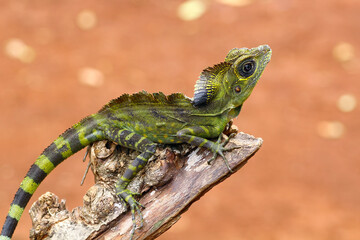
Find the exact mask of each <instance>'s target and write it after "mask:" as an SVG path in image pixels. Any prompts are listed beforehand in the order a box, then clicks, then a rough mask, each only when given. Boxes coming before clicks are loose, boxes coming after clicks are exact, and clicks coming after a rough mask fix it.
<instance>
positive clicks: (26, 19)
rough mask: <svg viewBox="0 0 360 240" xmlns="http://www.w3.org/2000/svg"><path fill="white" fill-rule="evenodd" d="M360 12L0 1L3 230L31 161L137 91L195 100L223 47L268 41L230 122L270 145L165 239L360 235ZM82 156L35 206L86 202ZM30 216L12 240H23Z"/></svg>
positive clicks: (234, 1) (276, 5) (325, 7)
mask: <svg viewBox="0 0 360 240" xmlns="http://www.w3.org/2000/svg"><path fill="white" fill-rule="evenodd" d="M359 12H360V1H357V0H327V1H322V0H312V1H310V0H308V1H304V0H257V1H256V0H253V1H252V0H208V1H199V0H197V1H168V0H151V1H150V0H136V1H130V0H127V1H111V0H110V1H106V2H104V1H94V0H88V1H83V2H80V1H66V0H65V1H46V0H35V1H27V0H9V1H1V2H0V33H1V34H0V46H1V51H0V79H1V80H0V81H1V89H0V109H1V117H0V133H1V138H0V150H1V155H0V182H1V186H0V199H1V200H0V217H1V225H2V222H3V220H4V218H5V215H6V213H7V211H8V208H9V204H10V202H11V200H12V198H13V194H14V193H15V191H16V189H17V188H18V186H19V184H20V182H21V180H22V177H23V176H24V175H25V173H26V172H27V170H28V168H29V167H30V165H31V163H32V162H33V161H34V160H35V159H36V157H37V156H38V155H39V154H40V153H41V152H42V150H43V149H44V148H45V147H46V146H47V145H48V144H50V142H51V141H52V140H54V139H55V138H56V137H57V136H58V135H59V134H60V133H62V132H63V131H64V130H65V129H66V128H68V127H69V126H71V125H72V124H74V123H76V122H77V121H79V120H80V119H81V118H82V117H84V116H86V115H88V114H91V113H94V112H96V111H97V110H98V109H99V108H101V107H102V105H104V104H105V103H106V102H107V101H109V100H110V99H112V98H115V97H117V96H119V95H121V94H122V93H133V92H137V91H140V90H143V89H145V90H147V91H149V92H157V91H162V92H165V93H167V94H169V93H172V92H178V91H180V92H183V93H185V94H186V95H188V96H190V97H192V96H193V85H194V83H195V81H196V79H197V77H198V75H199V73H200V72H201V71H202V69H204V68H205V67H207V66H209V65H213V64H215V63H218V62H220V61H222V60H223V59H224V57H225V55H226V54H227V52H228V50H230V49H231V48H233V47H255V46H258V45H260V44H265V43H266V44H269V45H270V46H271V47H272V49H273V57H272V60H271V62H270V64H269V65H268V67H267V68H266V70H265V72H264V74H263V77H262V78H261V80H260V82H259V84H258V86H257V87H256V88H255V90H254V92H253V94H252V96H251V97H250V98H249V99H248V101H247V102H246V104H245V105H244V107H243V110H242V112H241V114H240V117H239V118H238V119H236V121H235V124H236V125H237V126H238V127H239V129H240V130H241V131H244V132H247V133H250V134H252V135H255V136H258V137H262V138H263V139H264V145H263V147H262V148H261V150H260V151H259V152H258V153H257V154H256V155H255V156H254V157H253V158H252V159H251V161H250V162H249V163H248V164H247V165H246V166H245V168H243V169H242V170H241V171H240V172H238V173H236V174H235V175H233V176H232V177H231V178H229V179H228V180H226V181H225V182H224V183H222V184H220V185H219V186H217V187H216V188H214V189H213V190H212V191H210V192H209V193H208V194H207V195H206V196H204V197H203V198H202V199H201V200H200V201H198V202H196V203H195V204H194V205H193V206H192V207H191V208H190V209H189V211H188V212H186V213H185V214H184V215H183V217H182V219H181V220H180V221H179V222H178V223H177V224H176V225H175V226H174V227H173V228H171V229H170V230H169V231H168V232H167V233H165V234H164V235H162V236H161V237H160V238H159V239H162V240H165V239H175V240H177V239H189V240H190V239H254V240H258V239H293V240H297V239H299V240H300V239H349V240H350V239H360V204H359V202H360V187H359V185H360V161H359V154H360V150H359V140H360V128H359V117H360V110H359V103H358V101H359V98H360V97H359V96H360V79H359V77H360V58H359V56H360V14H359ZM83 153H84V152H83V151H82V152H81V153H80V154H77V155H75V156H74V157H72V158H71V159H70V160H67V161H65V162H64V163H63V164H61V165H60V166H59V167H58V168H57V169H56V170H55V171H54V172H53V173H52V174H51V175H50V176H49V177H48V178H47V179H46V180H45V181H44V183H43V184H42V185H41V186H40V188H39V189H38V191H37V192H36V193H35V196H34V198H33V199H32V200H31V203H32V202H33V201H34V200H35V199H36V198H38V197H39V196H40V195H41V194H43V193H45V192H46V191H52V192H54V193H55V194H57V195H59V196H60V197H61V198H65V199H66V200H67V204H68V207H69V208H70V209H71V208H73V207H75V206H77V205H81V204H82V196H83V194H84V193H85V192H86V190H87V188H88V187H89V186H91V184H92V183H93V180H92V177H91V175H89V176H88V178H87V180H86V183H85V186H83V187H80V186H79V184H80V180H81V177H82V174H83V172H84V170H85V167H86V164H83V163H82V161H81V159H82V157H83ZM28 208H29V207H28ZM28 208H27V209H26V213H25V214H24V216H23V217H22V219H21V221H20V224H19V226H18V228H17V231H16V232H15V235H14V239H28V232H29V229H30V225H31V222H30V219H29V216H28V214H27V210H28Z"/></svg>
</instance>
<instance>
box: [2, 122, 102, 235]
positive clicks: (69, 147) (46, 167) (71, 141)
mask: <svg viewBox="0 0 360 240" xmlns="http://www.w3.org/2000/svg"><path fill="white" fill-rule="evenodd" d="M97 125H98V124H97V120H96V119H95V115H93V116H90V117H87V118H85V119H83V120H82V121H80V122H79V123H78V124H75V125H74V126H73V127H71V128H69V129H68V130H66V131H65V132H64V133H63V134H61V135H60V136H59V137H58V138H57V139H56V140H55V141H54V142H52V143H51V144H50V146H48V147H47V148H46V149H45V150H44V152H43V153H42V154H41V155H40V156H39V157H38V158H37V159H36V161H35V163H34V164H33V165H32V166H31V168H30V169H29V171H28V173H27V174H26V176H25V178H24V179H23V181H22V182H21V184H20V187H19V189H18V191H17V192H16V194H15V197H14V200H13V201H12V203H11V205H10V210H9V212H8V215H7V216H6V220H5V223H4V225H3V228H2V231H1V235H0V240H9V239H11V237H12V235H13V233H14V231H15V228H16V225H17V224H18V222H19V220H20V217H21V215H22V213H23V211H24V209H25V207H26V205H27V203H28V202H29V200H30V198H31V196H32V195H33V194H34V192H35V190H36V189H37V188H38V186H39V184H40V183H41V182H42V180H44V179H45V177H46V176H47V175H48V174H49V173H50V172H51V171H52V170H53V169H54V168H55V167H56V166H57V165H59V164H60V163H61V162H62V161H64V160H65V159H66V158H68V157H69V156H71V155H73V154H74V153H76V152H78V151H79V150H81V149H82V148H84V147H85V146H87V145H89V144H90V143H92V142H95V141H98V140H102V139H103V134H102V132H101V131H100V130H97V129H98V128H97V127H96V126H97Z"/></svg>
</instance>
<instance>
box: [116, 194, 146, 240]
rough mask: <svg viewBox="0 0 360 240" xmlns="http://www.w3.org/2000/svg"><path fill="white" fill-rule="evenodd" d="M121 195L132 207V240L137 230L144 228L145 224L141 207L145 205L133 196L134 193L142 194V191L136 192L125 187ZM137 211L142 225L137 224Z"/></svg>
mask: <svg viewBox="0 0 360 240" xmlns="http://www.w3.org/2000/svg"><path fill="white" fill-rule="evenodd" d="M119 195H120V196H121V198H120V199H122V200H123V201H125V202H126V203H127V204H129V206H130V209H131V219H132V225H133V227H132V229H131V231H130V240H132V239H133V237H134V234H135V230H136V229H139V228H142V227H143V226H144V218H143V215H142V213H141V208H145V207H144V206H143V205H142V204H141V203H139V202H138V201H137V200H136V199H135V198H134V197H133V196H134V195H140V193H135V192H132V191H130V190H128V189H125V190H123V191H122V192H121V193H120V194H119ZM136 213H137V214H138V216H139V219H140V225H137V223H136Z"/></svg>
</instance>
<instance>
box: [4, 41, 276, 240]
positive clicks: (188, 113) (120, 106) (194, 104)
mask: <svg viewBox="0 0 360 240" xmlns="http://www.w3.org/2000/svg"><path fill="white" fill-rule="evenodd" d="M270 58H271V49H270V48H269V46H267V45H263V46H259V47H257V48H252V49H247V48H235V49H232V50H231V51H230V52H229V53H228V55H227V56H226V58H225V61H224V62H222V63H220V64H217V65H214V66H213V67H209V68H207V69H205V70H204V71H203V72H202V73H201V75H200V77H199V80H198V81H197V82H196V85H195V94H194V98H193V99H190V98H187V97H185V96H184V95H183V94H181V93H175V94H171V95H168V96H165V95H164V94H163V93H154V94H149V93H146V92H140V93H136V94H133V95H128V94H124V95H122V96H120V97H119V98H117V99H114V100H112V101H111V102H110V103H109V104H107V105H106V106H104V107H103V108H102V109H101V110H100V111H99V112H98V113H96V114H93V115H90V116H88V117H86V118H84V119H83V120H81V121H80V122H79V123H77V124H75V125H74V126H72V127H71V128H69V129H68V130H66V131H65V132H64V133H63V134H61V135H60V136H59V137H58V138H57V139H56V140H55V141H54V142H53V143H51V144H50V146H48V147H47V148H46V149H45V150H44V152H43V153H42V154H41V155H40V156H39V157H38V158H37V160H36V161H35V163H34V164H33V165H32V166H31V168H30V170H29V171H28V173H27V174H26V176H25V178H24V179H23V181H22V182H21V185H20V188H19V189H18V191H17V193H16V194H15V197H14V200H13V202H12V203H11V206H10V211H9V212H8V215H7V217H6V220H5V223H4V226H3V229H2V231H1V236H0V240H5V239H7V240H8V239H11V236H12V235H13V232H14V230H15V228H16V225H17V223H18V221H19V219H20V217H21V215H22V213H23V211H24V208H25V206H26V205H27V203H28V202H29V200H30V198H31V196H32V195H33V193H34V192H35V190H36V189H37V187H38V186H39V184H40V183H41V182H42V180H43V179H44V178H45V177H46V176H47V175H48V174H49V173H50V172H51V171H52V170H53V169H54V168H55V167H56V166H57V165H58V164H60V163H61V162H62V161H63V160H65V159H67V158H68V157H69V156H71V155H73V154H74V153H76V152H78V151H79V150H81V149H82V148H84V147H86V146H88V145H89V144H91V143H93V142H95V141H99V140H104V139H107V140H110V141H113V142H115V143H117V144H119V145H121V146H124V147H128V148H131V149H135V150H137V151H139V152H140V155H138V156H137V157H136V158H135V160H133V161H132V163H131V164H129V166H128V168H127V169H126V170H125V173H124V174H123V176H122V177H121V178H120V179H119V180H118V182H117V184H116V194H117V195H118V196H120V197H121V198H122V199H123V200H125V202H127V204H128V205H129V206H130V209H131V212H132V218H133V229H132V231H131V238H132V236H133V234H134V231H135V229H136V227H137V226H136V221H135V214H136V213H138V214H139V217H140V220H141V225H140V227H141V226H142V223H143V219H142V215H141V211H140V208H141V207H142V206H141V204H140V203H138V202H137V201H136V199H135V198H134V195H135V193H132V192H130V191H129V190H128V189H127V186H128V184H129V183H130V181H131V180H132V179H133V178H134V176H135V175H136V174H137V173H138V172H139V171H140V170H141V169H142V168H143V167H144V166H145V165H146V163H147V161H148V160H149V158H150V157H151V156H152V155H153V154H154V152H155V150H156V147H157V144H158V143H164V144H177V143H184V142H185V143H189V144H192V145H195V146H198V147H205V148H207V149H209V150H211V151H212V152H213V154H214V155H213V158H212V159H215V158H216V156H217V155H220V156H221V157H222V158H223V159H224V160H225V163H226V165H227V166H228V168H229V170H230V171H231V168H230V166H229V164H228V162H227V161H226V158H225V157H224V152H225V151H227V150H229V149H227V148H225V144H226V143H221V142H220V138H219V140H218V141H217V142H213V141H210V140H208V139H211V138H216V137H218V136H220V135H221V133H222V132H223V130H224V128H225V127H226V124H227V123H228V122H229V121H230V120H231V119H233V118H235V117H237V115H238V114H239V112H240V109H241V107H242V104H243V103H244V101H245V100H246V99H247V98H248V97H249V96H250V94H251V92H252V90H253V88H254V87H255V85H256V83H257V81H258V79H259V78H260V76H261V74H262V72H263V70H264V68H265V66H266V65H267V63H268V62H269V61H270ZM211 161H212V160H211Z"/></svg>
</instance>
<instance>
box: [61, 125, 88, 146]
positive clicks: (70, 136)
mask: <svg viewBox="0 0 360 240" xmlns="http://www.w3.org/2000/svg"><path fill="white" fill-rule="evenodd" d="M62 136H63V137H64V139H67V140H68V142H69V144H70V148H71V150H72V151H73V152H74V151H75V150H76V149H82V148H83V147H84V146H83V145H82V144H81V143H80V140H79V135H78V133H77V131H76V129H74V128H69V129H68V130H66V132H64V133H63V134H62Z"/></svg>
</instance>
